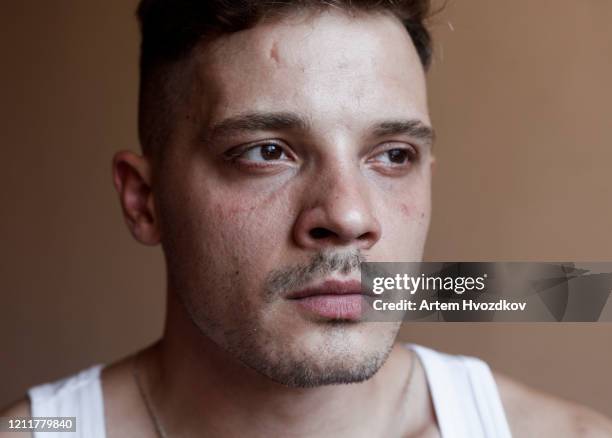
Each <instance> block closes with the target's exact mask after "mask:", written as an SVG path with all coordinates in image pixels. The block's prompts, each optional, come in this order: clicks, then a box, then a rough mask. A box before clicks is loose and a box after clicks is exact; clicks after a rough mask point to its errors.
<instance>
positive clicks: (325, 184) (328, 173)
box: [317, 163, 371, 220]
mask: <svg viewBox="0 0 612 438" xmlns="http://www.w3.org/2000/svg"><path fill="white" fill-rule="evenodd" d="M317 192H318V193H317V197H318V198H319V199H318V203H319V204H320V206H321V208H323V209H325V211H326V212H327V213H328V214H329V215H330V217H336V216H337V219H339V220H340V219H341V218H342V217H343V216H345V215H348V216H351V215H353V214H369V213H371V212H370V209H371V206H370V205H369V193H368V188H367V185H365V184H364V181H363V175H362V174H361V172H360V171H359V169H358V165H357V164H355V165H352V163H350V164H349V163H341V164H340V163H336V164H334V165H330V166H326V168H325V170H324V171H323V174H322V175H321V178H320V186H319V188H318V191H317Z"/></svg>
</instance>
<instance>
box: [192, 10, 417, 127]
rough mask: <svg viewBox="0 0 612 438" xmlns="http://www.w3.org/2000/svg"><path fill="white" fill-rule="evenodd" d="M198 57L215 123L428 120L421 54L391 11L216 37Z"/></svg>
mask: <svg viewBox="0 0 612 438" xmlns="http://www.w3.org/2000/svg"><path fill="white" fill-rule="evenodd" d="M195 59H196V72H197V76H198V78H199V79H200V82H201V84H202V87H201V90H202V92H201V96H200V97H201V98H202V99H201V101H200V102H199V105H200V106H201V109H202V110H203V111H205V112H206V113H207V115H208V118H209V119H211V120H210V121H211V122H213V123H214V122H215V121H218V119H222V118H225V117H231V116H234V115H237V114H240V113H245V112H251V111H291V112H296V113H301V114H303V115H304V116H305V117H307V118H309V119H310V120H313V121H315V122H317V121H321V122H322V121H325V122H326V123H328V124H329V123H334V122H335V123H339V124H343V125H345V126H348V127H351V125H353V124H357V123H360V122H362V121H364V119H371V118H373V117H374V116H378V117H380V118H385V117H389V118H394V117H396V118H397V117H407V118H418V119H420V120H422V121H424V122H425V123H428V122H429V119H428V114H427V96H426V86H425V77H424V71H423V68H422V66H421V62H420V59H419V57H418V54H417V51H416V49H415V47H414V45H413V43H412V41H411V39H410V36H409V35H408V33H407V31H406V30H405V29H404V28H403V26H402V24H401V22H400V21H399V20H398V19H396V18H395V17H393V16H391V15H388V14H383V13H368V14H365V13H362V14H357V15H349V14H348V13H346V12H344V11H336V10H333V9H332V10H328V11H324V12H318V13H316V14H315V13H311V14H308V15H305V14H299V15H293V16H289V17H285V18H283V19H277V20H276V21H271V22H264V23H261V24H259V25H257V26H255V27H254V28H251V29H248V30H246V31H242V32H237V33H234V34H230V35H225V36H222V37H220V38H217V39H216V40H214V41H213V42H211V43H208V44H204V45H203V46H202V47H201V48H200V49H199V50H198V51H197V54H196V57H195Z"/></svg>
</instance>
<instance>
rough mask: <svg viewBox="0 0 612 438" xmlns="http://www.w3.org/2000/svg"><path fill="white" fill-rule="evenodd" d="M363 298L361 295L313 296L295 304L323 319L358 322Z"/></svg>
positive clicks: (298, 300)
mask: <svg viewBox="0 0 612 438" xmlns="http://www.w3.org/2000/svg"><path fill="white" fill-rule="evenodd" d="M362 298H363V297H362V295H361V294H344V295H313V296H310V297H304V298H299V299H296V300H295V302H296V304H298V305H299V306H300V307H302V308H304V309H306V310H308V311H309V312H312V313H314V314H316V315H318V316H320V317H323V318H328V319H348V320H357V319H359V318H361V314H362V306H363V299H362Z"/></svg>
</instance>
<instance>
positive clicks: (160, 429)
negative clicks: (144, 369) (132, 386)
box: [132, 350, 168, 438]
mask: <svg viewBox="0 0 612 438" xmlns="http://www.w3.org/2000/svg"><path fill="white" fill-rule="evenodd" d="M140 353H142V350H141V351H139V352H138V353H137V354H136V356H135V357H134V366H133V367H132V374H133V375H134V380H135V381H136V386H138V391H139V392H140V396H141V397H142V400H143V401H144V404H145V407H146V408H147V412H148V413H149V418H150V419H151V421H153V425H154V426H155V432H156V433H157V436H158V438H168V434H167V433H166V430H165V429H164V426H162V424H161V421H160V420H159V418H158V417H157V415H156V414H155V410H154V409H153V404H152V403H151V400H150V399H149V396H148V395H147V392H146V391H145V389H144V386H143V385H142V382H141V381H140V375H139V373H138V359H139V358H140Z"/></svg>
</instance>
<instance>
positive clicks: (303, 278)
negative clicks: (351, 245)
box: [264, 249, 366, 301]
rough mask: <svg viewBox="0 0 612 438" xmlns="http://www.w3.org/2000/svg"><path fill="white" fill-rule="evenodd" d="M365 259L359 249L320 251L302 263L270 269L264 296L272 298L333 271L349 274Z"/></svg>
mask: <svg viewBox="0 0 612 438" xmlns="http://www.w3.org/2000/svg"><path fill="white" fill-rule="evenodd" d="M365 261H366V257H365V255H363V254H362V253H361V251H360V250H358V249H354V250H350V251H346V252H337V251H320V252H318V253H317V254H315V255H313V256H312V258H311V259H310V261H309V262H308V263H307V264H304V265H294V266H288V267H285V268H281V269H275V270H274V271H271V272H270V273H269V274H268V275H267V277H266V280H265V283H264V290H265V291H266V298H267V299H268V300H270V301H271V300H273V299H274V298H276V297H277V296H278V295H280V294H281V293H282V292H285V291H291V290H296V289H300V288H302V287H304V286H306V285H308V284H309V283H311V282H312V281H313V280H315V279H317V278H321V277H325V276H327V275H330V274H331V273H334V272H340V273H342V274H345V275H346V274H349V273H350V272H351V271H354V270H357V269H359V266H360V264H361V263H363V262H365Z"/></svg>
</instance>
